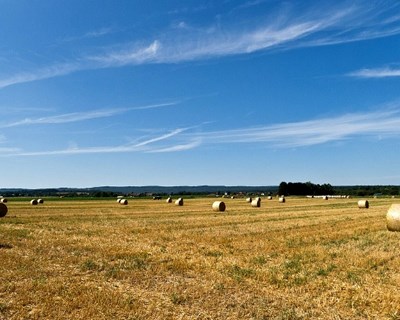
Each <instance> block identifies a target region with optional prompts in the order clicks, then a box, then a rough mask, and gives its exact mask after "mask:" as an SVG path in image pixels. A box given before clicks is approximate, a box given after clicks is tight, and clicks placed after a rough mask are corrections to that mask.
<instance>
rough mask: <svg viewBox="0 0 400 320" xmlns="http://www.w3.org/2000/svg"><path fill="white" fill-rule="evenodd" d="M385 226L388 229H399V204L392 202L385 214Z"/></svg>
mask: <svg viewBox="0 0 400 320" xmlns="http://www.w3.org/2000/svg"><path fill="white" fill-rule="evenodd" d="M386 227H387V229H388V230H389V231H400V204H398V203H396V204H392V205H391V206H390V208H389V210H388V212H387V214H386Z"/></svg>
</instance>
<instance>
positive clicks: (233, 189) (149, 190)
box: [0, 185, 278, 196]
mask: <svg viewBox="0 0 400 320" xmlns="http://www.w3.org/2000/svg"><path fill="white" fill-rule="evenodd" d="M277 190H278V187H277V186H222V185H221V186H208V185H203V186H100V187H93V188H46V189H24V188H3V189H0V195H7V196H10V195H15V196H35V195H36V196H46V195H47V196H56V195H98V194H104V195H105V196H106V195H107V194H109V195H112V194H209V193H219V194H224V193H225V192H227V193H239V192H243V193H256V192H259V193H261V192H264V193H268V192H271V193H274V192H276V191H277Z"/></svg>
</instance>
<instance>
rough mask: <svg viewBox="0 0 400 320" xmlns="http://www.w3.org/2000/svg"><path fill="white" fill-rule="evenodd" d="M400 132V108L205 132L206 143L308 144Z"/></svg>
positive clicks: (399, 133) (285, 145) (383, 135)
mask: <svg viewBox="0 0 400 320" xmlns="http://www.w3.org/2000/svg"><path fill="white" fill-rule="evenodd" d="M393 135H396V136H397V135H400V110H392V111H390V110H389V111H382V110H380V111H377V112H370V113H355V114H347V115H343V116H339V117H332V118H325V119H318V120H309V121H302V122H294V123H286V124H276V125H272V126H265V127H258V128H246V129H236V130H224V131H213V132H208V133H203V134H201V138H202V140H203V143H208V144H216V143H224V144H226V143H270V144H271V146H274V147H284V148H286V147H305V146H312V145H318V144H323V143H328V142H334V141H341V140H345V139H351V138H355V137H360V136H379V137H387V136H393Z"/></svg>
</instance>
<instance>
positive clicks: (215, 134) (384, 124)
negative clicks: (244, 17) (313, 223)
mask: <svg viewBox="0 0 400 320" xmlns="http://www.w3.org/2000/svg"><path fill="white" fill-rule="evenodd" d="M191 130H193V131H195V132H190V131H191ZM398 136H400V110H399V109H391V110H378V111H375V112H365V113H352V114H346V115H342V116H338V117H330V118H322V119H316V120H308V121H299V122H292V123H283V124H275V125H270V126H263V127H258V128H243V129H232V130H220V131H208V132H198V127H190V128H177V129H174V130H172V131H170V132H167V133H164V134H162V135H159V136H153V137H151V138H148V137H147V138H146V139H145V140H144V141H141V142H132V143H129V144H125V145H117V146H100V147H84V148H80V147H78V146H76V145H74V146H72V147H70V148H67V149H64V150H55V151H39V152H23V151H18V152H10V153H8V154H5V153H3V154H1V155H2V156H48V155H74V154H75V155H78V154H95V153H126V152H146V153H162V152H179V151H184V150H190V149H193V148H197V147H200V146H201V145H218V144H243V143H247V144H258V145H262V146H269V147H273V148H276V147H278V148H292V147H308V146H315V145H320V144H326V143H331V142H337V141H344V140H351V139H358V138H363V137H364V138H365V137H372V138H375V139H377V138H379V139H384V138H388V137H398Z"/></svg>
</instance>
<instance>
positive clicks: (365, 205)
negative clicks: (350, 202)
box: [357, 200, 369, 209]
mask: <svg viewBox="0 0 400 320" xmlns="http://www.w3.org/2000/svg"><path fill="white" fill-rule="evenodd" d="M357 204H358V207H359V208H360V209H368V208H369V202H368V200H358V202H357Z"/></svg>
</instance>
